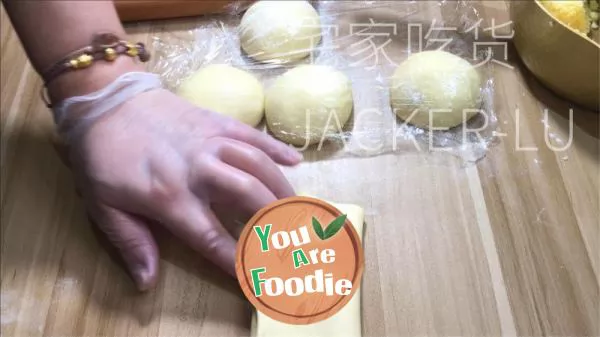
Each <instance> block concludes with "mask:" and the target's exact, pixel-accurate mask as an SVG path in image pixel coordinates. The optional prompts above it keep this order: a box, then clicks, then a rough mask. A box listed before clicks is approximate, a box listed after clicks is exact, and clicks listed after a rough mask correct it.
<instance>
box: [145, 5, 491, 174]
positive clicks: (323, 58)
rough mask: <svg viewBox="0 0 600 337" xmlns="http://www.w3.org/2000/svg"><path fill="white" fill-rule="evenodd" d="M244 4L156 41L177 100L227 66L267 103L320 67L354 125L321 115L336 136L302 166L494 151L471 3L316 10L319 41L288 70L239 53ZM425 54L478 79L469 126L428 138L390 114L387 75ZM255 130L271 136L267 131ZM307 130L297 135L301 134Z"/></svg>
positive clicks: (487, 83)
mask: <svg viewBox="0 0 600 337" xmlns="http://www.w3.org/2000/svg"><path fill="white" fill-rule="evenodd" d="M246 3H247V2H243V3H232V4H231V6H230V8H231V10H230V11H229V12H228V13H225V14H221V15H214V16H207V17H202V18H197V19H195V20H194V21H193V22H190V23H186V25H187V27H182V28H185V29H182V30H177V31H174V32H170V33H167V32H163V33H161V34H160V37H155V38H154V50H155V56H154V61H153V63H152V66H151V70H152V71H153V72H156V73H158V74H159V75H160V76H161V78H162V80H163V82H164V84H165V86H166V87H167V88H169V89H171V90H174V91H175V90H176V89H177V87H178V86H179V85H180V84H181V82H182V80H184V79H185V78H187V77H188V76H190V75H191V74H193V73H194V72H195V71H197V70H198V69H200V68H202V67H203V66H206V65H210V64H223V63H226V64H229V65H232V66H234V67H237V68H240V69H243V70H246V71H249V72H251V73H252V74H254V75H255V76H256V77H257V78H258V79H259V80H260V81H261V82H262V83H263V85H264V87H265V92H266V93H267V95H268V91H269V87H270V86H272V85H273V82H274V81H275V80H276V79H277V78H278V77H279V76H281V75H282V74H284V73H285V72H287V71H289V70H290V69H292V68H294V67H297V66H299V65H303V64H317V65H326V66H330V67H332V68H334V69H336V70H337V71H340V72H342V73H344V74H345V75H346V76H347V78H348V79H349V80H350V82H351V86H352V96H353V110H352V115H351V116H350V119H349V120H348V122H347V123H345V125H339V122H340V121H339V120H338V118H337V115H336V114H337V113H336V112H335V111H329V115H328V118H326V119H325V120H326V123H327V125H323V126H322V127H321V129H323V128H324V127H328V128H330V129H331V128H334V129H336V130H338V131H339V132H336V133H333V134H327V135H326V136H323V137H320V140H319V141H318V142H317V143H316V144H312V145H310V146H298V147H299V148H301V150H303V151H304V155H305V158H308V159H314V160H319V159H332V158H341V157H353V156H354V157H369V156H376V155H383V154H390V153H407V152H428V151H445V152H448V153H451V154H454V155H457V156H459V157H460V158H462V159H464V160H465V161H469V162H473V161H477V160H479V159H481V158H483V157H484V156H485V154H486V152H487V150H488V147H490V146H491V145H492V144H493V143H495V136H494V134H495V130H496V126H497V120H496V116H495V113H494V100H493V99H494V81H493V77H492V68H493V63H491V62H489V57H488V56H489V55H488V54H487V52H489V51H487V52H486V50H483V49H482V48H480V49H481V50H477V48H476V47H475V46H476V43H475V42H476V41H477V39H478V38H480V36H479V35H478V34H479V33H480V30H481V29H480V28H481V27H478V23H480V22H481V21H480V20H479V15H478V13H477V10H476V9H475V8H474V7H472V6H471V5H470V4H469V2H466V1H320V2H314V3H312V4H313V6H314V8H315V9H316V10H317V12H318V15H319V20H320V25H321V40H320V42H319V43H318V44H317V45H316V47H315V48H314V49H313V50H312V51H311V52H310V53H309V55H308V56H307V57H305V58H303V59H300V60H296V61H289V62H277V61H272V60H263V61H256V60H254V59H253V58H251V57H249V56H248V55H247V54H246V53H245V52H244V51H243V50H242V48H241V47H240V28H239V27H240V22H241V20H242V16H243V15H244V9H245V8H246V6H244V5H245V4H246ZM263 24H264V25H268V22H264V23H263ZM311 24H312V23H311ZM427 50H443V51H446V52H450V53H452V54H454V55H456V56H459V57H461V58H463V59H464V60H466V61H468V62H469V63H471V64H472V65H473V66H474V68H475V69H476V71H477V72H478V73H479V75H480V78H481V87H480V101H481V102H480V105H479V106H478V107H476V108H478V109H476V110H477V111H476V116H475V117H473V118H471V119H469V120H468V121H467V122H466V123H462V124H460V125H459V126H457V127H453V128H450V129H448V130H429V129H426V128H419V127H416V126H412V125H411V124H408V123H405V121H403V120H402V119H399V118H397V117H396V114H395V113H394V111H393V110H392V107H391V106H390V85H391V78H392V74H393V73H394V70H395V69H396V68H397V67H398V65H400V64H401V63H402V62H403V61H404V60H406V59H407V58H408V57H409V56H410V55H412V54H414V53H417V52H419V51H427ZM284 58H285V57H284ZM315 80H316V81H318V79H315ZM340 126H341V130H339V129H338V128H340ZM259 127H262V128H264V129H265V132H269V128H268V127H266V126H265V125H263V126H259ZM306 129H307V128H306V127H304V126H302V125H298V133H299V134H302V133H303V132H305V131H306ZM308 130H309V131H308V132H311V130H314V126H312V127H311V128H308ZM311 136H315V135H311ZM317 136H321V134H320V133H319V134H318V135H317ZM313 138H314V137H313Z"/></svg>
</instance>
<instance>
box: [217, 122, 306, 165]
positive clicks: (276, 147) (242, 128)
mask: <svg viewBox="0 0 600 337" xmlns="http://www.w3.org/2000/svg"><path fill="white" fill-rule="evenodd" d="M224 136H226V137H229V138H232V139H235V140H239V141H241V142H244V143H248V144H250V145H252V146H254V147H256V148H258V149H260V150H262V151H263V152H264V153H266V154H267V155H268V156H269V157H271V159H273V160H274V161H275V162H276V163H278V164H281V165H288V166H292V165H296V164H298V163H300V161H302V154H300V153H299V152H298V151H296V150H295V149H293V148H292V147H290V146H287V145H286V144H284V143H282V142H280V141H278V140H276V139H275V138H273V137H271V136H269V135H268V134H266V133H264V132H260V131H258V130H256V129H254V128H252V127H250V126H248V125H245V124H243V123H231V125H230V126H228V127H227V129H226V131H225V134H224Z"/></svg>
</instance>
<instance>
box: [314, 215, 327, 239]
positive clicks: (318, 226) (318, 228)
mask: <svg viewBox="0 0 600 337" xmlns="http://www.w3.org/2000/svg"><path fill="white" fill-rule="evenodd" d="M312 225H313V229H314V230H315V233H316V234H317V236H318V237H319V239H321V240H325V237H324V236H325V234H324V233H323V227H321V223H319V220H317V218H315V217H314V216H313V218H312Z"/></svg>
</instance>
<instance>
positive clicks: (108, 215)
mask: <svg viewBox="0 0 600 337" xmlns="http://www.w3.org/2000/svg"><path fill="white" fill-rule="evenodd" d="M94 208H95V209H94V210H93V211H92V213H93V214H94V215H95V218H96V220H97V224H98V228H99V229H100V230H101V231H102V232H104V234H105V235H106V237H107V239H108V241H110V243H112V244H113V245H114V246H115V248H117V250H118V252H119V254H120V255H121V257H122V258H123V261H124V262H125V265H126V266H127V269H128V270H129V273H130V275H131V277H132V278H133V280H134V282H135V283H136V285H137V287H138V289H139V290H141V291H144V290H148V289H151V288H153V287H154V286H155V285H156V282H157V280H158V247H157V244H156V241H155V240H154V237H153V236H152V232H151V231H150V228H149V227H148V225H147V223H146V222H145V221H144V220H143V219H141V218H139V217H137V216H135V215H132V214H129V213H125V212H123V211H120V210H118V209H115V208H112V207H110V206H106V205H97V207H94Z"/></svg>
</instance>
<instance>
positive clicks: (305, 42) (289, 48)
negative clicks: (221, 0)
mask: <svg viewBox="0 0 600 337" xmlns="http://www.w3.org/2000/svg"><path fill="white" fill-rule="evenodd" d="M320 25H321V24H320V19H319V14H318V13H317V11H316V10H315V9H314V8H313V7H312V6H311V4H310V3H308V1H259V2H257V3H255V4H254V5H252V6H251V7H250V8H249V9H248V10H247V11H246V13H245V14H244V16H243V17H242V21H241V23H240V27H239V30H240V43H241V46H242V49H243V50H244V51H245V52H246V54H248V56H250V57H252V58H253V59H255V60H258V61H271V62H280V63H285V62H289V61H294V60H299V59H302V58H304V57H306V56H308V55H309V54H310V53H311V51H312V50H313V49H314V48H315V46H316V45H317V44H318V43H319V42H320V41H321V26H320Z"/></svg>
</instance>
